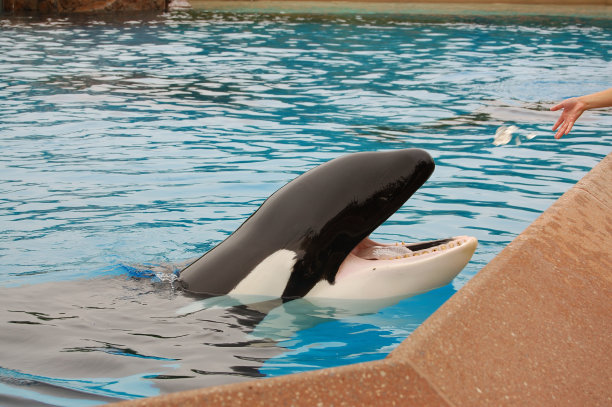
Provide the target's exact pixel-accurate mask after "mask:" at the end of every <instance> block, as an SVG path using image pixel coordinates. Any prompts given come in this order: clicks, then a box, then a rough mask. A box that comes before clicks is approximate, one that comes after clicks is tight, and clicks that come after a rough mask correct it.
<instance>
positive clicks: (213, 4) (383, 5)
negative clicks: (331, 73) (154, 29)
mask: <svg viewBox="0 0 612 407" xmlns="http://www.w3.org/2000/svg"><path fill="white" fill-rule="evenodd" d="M189 3H192V4H193V5H194V7H195V8H204V9H209V8H214V9H218V8H220V9H227V8H229V9H236V8H242V9H244V8H245V7H250V8H253V9H256V10H257V9H264V10H265V9H266V8H267V7H268V6H270V5H271V3H274V4H272V6H273V7H274V8H275V9H278V8H279V6H280V7H283V5H285V4H286V5H288V6H289V7H290V8H293V9H296V8H297V9H304V8H311V6H310V7H304V4H305V3H319V4H321V5H322V6H321V10H328V9H330V8H331V9H338V8H339V9H342V10H344V9H345V8H346V6H345V4H370V3H371V4H370V6H369V7H365V9H366V11H368V10H369V11H370V12H372V11H376V9H377V8H378V7H379V5H380V9H381V10H389V9H394V8H398V7H394V6H393V5H401V6H399V8H401V9H405V8H406V7H408V8H411V6H410V5H411V4H415V6H414V8H419V7H422V5H426V4H431V5H433V6H435V8H438V9H439V8H441V7H443V8H446V7H445V6H444V5H448V6H449V7H450V10H451V14H452V13H453V12H452V8H453V7H452V6H453V5H467V7H468V8H469V7H475V8H477V9H482V10H485V11H486V10H488V9H491V10H492V11H495V10H498V9H499V8H500V6H503V5H515V6H516V7H518V8H521V9H523V8H527V9H529V8H534V7H535V8H536V9H537V7H538V6H550V7H552V8H550V9H549V8H548V7H547V11H548V12H553V13H554V12H558V10H556V7H559V6H561V7H564V6H578V7H582V6H599V7H601V6H612V0H495V1H491V0H420V1H419V0H417V1H415V0H408V1H406V0H349V1H334V2H326V1H324V0H277V1H269V0H264V1H258V0H255V1H247V2H245V1H236V0H192V1H188V0H172V1H171V0H0V11H4V12H6V13H23V12H26V13H40V14H52V13H80V12H100V11H104V12H119V11H145V10H150V11H165V10H168V9H169V8H170V9H172V8H177V9H183V8H186V7H189ZM472 5H473V6H472ZM173 6H174V7H173ZM350 8H354V7H353V6H350ZM356 8H358V9H359V8H364V7H356ZM502 8H503V7H502ZM400 11H401V10H400ZM568 13H570V14H571V13H573V11H571V10H569V11H568Z"/></svg>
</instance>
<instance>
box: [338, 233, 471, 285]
mask: <svg viewBox="0 0 612 407" xmlns="http://www.w3.org/2000/svg"><path fill="white" fill-rule="evenodd" d="M477 245H478V241H477V240H476V238H474V237H471V236H456V237H452V238H448V239H440V240H431V241H426V242H417V243H404V242H401V243H400V242H397V243H391V244H386V243H378V242H375V241H373V240H371V239H370V238H369V237H367V238H365V239H363V240H362V241H361V242H360V243H359V244H358V245H357V246H356V247H355V248H354V249H353V250H352V251H351V252H350V253H349V255H348V256H347V257H346V259H345V260H344V261H343V262H342V264H341V265H340V267H339V269H338V273H337V274H336V279H335V281H336V282H337V281H341V280H343V279H345V278H347V277H351V276H353V275H355V274H359V273H361V272H377V271H378V272H382V271H384V270H388V269H393V270H402V269H403V270H406V271H407V272H408V271H410V269H411V268H412V267H411V266H413V265H415V264H416V263H422V262H423V261H427V262H432V263H439V267H445V268H446V267H448V266H447V264H446V263H448V262H450V261H451V259H453V263H455V264H456V261H457V258H458V257H459V258H466V259H467V260H466V261H465V263H466V264H467V261H469V258H471V256H472V255H473V254H474V251H475V250H476V246H477ZM460 263H463V262H462V261H461V262H460ZM455 264H454V265H455ZM464 265H465V264H462V265H461V268H463V266H464ZM453 268H458V267H456V266H455V267H453ZM459 271H460V269H459V270H458V271H457V272H459Z"/></svg>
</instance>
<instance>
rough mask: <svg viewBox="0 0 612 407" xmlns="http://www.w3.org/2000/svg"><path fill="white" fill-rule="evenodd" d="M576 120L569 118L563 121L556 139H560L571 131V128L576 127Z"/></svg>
mask: <svg viewBox="0 0 612 407" xmlns="http://www.w3.org/2000/svg"><path fill="white" fill-rule="evenodd" d="M575 122H576V121H575V120H567V121H565V122H563V124H562V125H561V127H559V130H558V131H557V133H556V134H555V138H556V139H560V138H561V137H563V136H565V135H566V134H568V133H569V132H570V130H572V127H574V123H575ZM553 130H554V129H553Z"/></svg>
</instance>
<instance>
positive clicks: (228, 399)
mask: <svg viewBox="0 0 612 407" xmlns="http://www.w3.org/2000/svg"><path fill="white" fill-rule="evenodd" d="M611 181H612V154H610V155H608V156H607V157H606V158H604V159H603V160H602V161H601V162H600V163H599V164H598V165H597V166H596V167H595V168H594V169H593V170H591V171H590V172H589V173H588V174H587V175H586V176H585V177H584V178H583V179H582V180H581V181H580V182H578V183H577V184H576V185H575V186H574V187H573V188H571V189H570V190H569V191H568V192H566V193H565V194H564V195H563V196H562V197H561V198H559V199H558V200H557V202H555V203H554V204H553V205H552V206H551V207H550V208H549V209H547V210H546V211H545V212H544V213H543V214H542V215H541V216H540V217H539V218H538V219H536V220H535V221H534V222H533V223H532V224H531V225H530V226H529V227H528V228H527V229H526V230H525V231H524V232H523V233H521V234H520V235H519V236H518V237H517V238H516V239H515V240H514V241H513V242H512V243H511V244H509V245H508V246H507V247H506V248H505V249H504V250H503V251H502V252H501V253H500V254H499V255H498V256H497V257H495V259H493V260H492V261H491V262H490V263H489V264H488V265H487V266H486V267H484V268H483V269H482V270H481V271H480V272H479V273H478V274H477V275H476V276H475V277H474V278H473V279H472V280H470V281H469V282H468V283H467V284H466V285H465V286H464V287H463V288H462V289H461V290H459V291H458V292H457V293H456V294H455V295H454V296H453V297H451V299H449V301H447V302H446V303H445V304H444V305H443V306H442V307H441V308H440V309H439V310H438V311H436V312H435V313H434V314H433V315H432V316H431V317H430V318H428V319H427V320H426V321H425V322H424V323H423V324H422V325H421V326H420V327H419V328H418V329H417V330H416V331H415V332H414V333H413V334H412V335H410V337H408V339H406V340H405V341H404V342H403V343H402V344H401V345H400V346H399V347H398V348H397V349H396V350H395V351H393V352H392V353H391V354H390V355H389V356H388V357H387V358H386V359H385V360H382V361H377V362H369V363H361V364H355V365H350V366H343V367H338V368H332V369H323V370H318V371H313V372H307V373H301V374H295V375H288V376H282V377H277V378H271V379H262V380H257V381H250V382H244V383H238V384H231V385H226V386H218V387H212V388H205V389H200V390H193V391H188V392H182V393H176V394H169V395H165V396H160V397H155V398H150V399H143V400H137V401H128V402H123V403H119V404H118V406H124V407H128V406H195V405H198V406H203V405H211V406H213V405H214V406H229V405H232V406H243V405H249V406H264V405H287V406H318V405H320V406H332V405H333V406H344V405H346V406H355V405H376V406H387V405H401V406H552V405H554V406H587V405H588V406H610V405H612V369H610V366H612V345H611V343H612V312H610V311H611V309H612V307H611V305H612V254H611V252H610V250H609V248H610V247H612V182H611Z"/></svg>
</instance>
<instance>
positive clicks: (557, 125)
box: [552, 114, 565, 131]
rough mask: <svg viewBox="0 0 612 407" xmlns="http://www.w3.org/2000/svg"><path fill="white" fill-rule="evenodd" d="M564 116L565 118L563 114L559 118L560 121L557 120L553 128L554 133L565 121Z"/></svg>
mask: <svg viewBox="0 0 612 407" xmlns="http://www.w3.org/2000/svg"><path fill="white" fill-rule="evenodd" d="M563 116H564V115H563V114H562V115H561V116H559V119H558V120H557V122H556V123H555V125H554V126H553V128H552V130H553V131H555V130H557V127H559V125H560V124H561V123H563V122H564V121H565V118H564V117H563Z"/></svg>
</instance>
